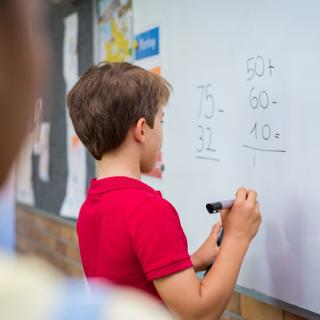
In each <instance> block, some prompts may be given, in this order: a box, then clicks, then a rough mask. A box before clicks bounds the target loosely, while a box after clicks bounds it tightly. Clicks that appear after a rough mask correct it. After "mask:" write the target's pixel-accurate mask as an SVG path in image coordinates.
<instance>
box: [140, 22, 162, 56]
mask: <svg viewBox="0 0 320 320" xmlns="http://www.w3.org/2000/svg"><path fill="white" fill-rule="evenodd" d="M136 43H137V47H136V50H135V59H136V60H141V59H146V58H149V57H152V56H157V55H158V54H159V27H155V28H152V29H150V30H147V31H145V32H142V33H140V34H138V35H136Z"/></svg>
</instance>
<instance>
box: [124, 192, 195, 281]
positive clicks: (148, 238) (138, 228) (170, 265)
mask: <svg viewBox="0 0 320 320" xmlns="http://www.w3.org/2000/svg"><path fill="white" fill-rule="evenodd" d="M129 232H130V235H131V239H132V245H133V249H134V251H135V254H136V256H137V257H138V259H139V261H140V263H141V266H142V268H143V271H144V273H145V274H146V277H147V279H148V280H149V281H151V280H154V279H157V278H161V277H164V276H167V275H170V274H173V273H176V272H178V271H182V270H184V269H187V268H190V267H192V262H191V259H190V256H189V253H188V243H187V238H186V236H185V234H184V232H183V230H182V227H181V224H180V219H179V216H178V214H177V212H176V210H175V209H174V207H173V206H172V205H171V204H170V203H169V202H168V201H166V200H164V199H163V198H161V197H156V196H154V197H153V196H150V197H148V198H147V199H146V200H145V201H144V202H143V203H142V204H141V205H140V206H138V207H137V208H136V209H135V210H134V211H133V213H132V215H131V216H130V222H129Z"/></svg>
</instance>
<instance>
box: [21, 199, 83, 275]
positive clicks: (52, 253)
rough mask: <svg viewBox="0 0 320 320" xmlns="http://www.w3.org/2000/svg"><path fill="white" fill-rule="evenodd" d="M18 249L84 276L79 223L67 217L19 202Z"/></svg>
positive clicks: (66, 272) (67, 272)
mask: <svg viewBox="0 0 320 320" xmlns="http://www.w3.org/2000/svg"><path fill="white" fill-rule="evenodd" d="M16 249H17V252H19V253H28V254H34V255H36V256H38V257H40V258H43V259H45V260H46V261H48V262H49V263H51V264H53V265H54V266H56V267H57V268H59V269H60V270H62V271H63V272H64V273H65V274H66V275H69V276H72V277H82V276H83V271H82V266H81V261H80V255H79V248H78V239H77V234H76V231H75V224H74V223H72V222H69V221H66V220H65V219H62V218H60V217H57V216H54V215H49V214H45V213H43V212H39V211H37V210H34V209H32V210H31V209H29V208H26V207H22V206H19V205H18V206H17V209H16Z"/></svg>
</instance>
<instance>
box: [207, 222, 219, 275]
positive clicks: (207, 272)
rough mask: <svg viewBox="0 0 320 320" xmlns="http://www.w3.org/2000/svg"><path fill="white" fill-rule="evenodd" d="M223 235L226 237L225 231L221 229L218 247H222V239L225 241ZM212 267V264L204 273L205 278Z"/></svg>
mask: <svg viewBox="0 0 320 320" xmlns="http://www.w3.org/2000/svg"><path fill="white" fill-rule="evenodd" d="M223 235H224V230H223V228H221V229H220V231H219V234H218V239H217V246H218V247H220V245H221V242H222V239H223ZM211 267H212V264H211V265H210V266H208V267H207V269H206V271H205V272H204V275H203V276H205V275H206V274H207V273H208V272H209V270H210V269H211Z"/></svg>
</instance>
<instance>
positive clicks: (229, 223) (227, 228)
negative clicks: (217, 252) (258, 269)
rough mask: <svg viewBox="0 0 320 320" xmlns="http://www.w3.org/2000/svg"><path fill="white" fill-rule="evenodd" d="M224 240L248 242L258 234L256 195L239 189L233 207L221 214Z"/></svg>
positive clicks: (258, 214)
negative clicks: (231, 239)
mask: <svg viewBox="0 0 320 320" xmlns="http://www.w3.org/2000/svg"><path fill="white" fill-rule="evenodd" d="M221 220H222V225H223V227H224V236H225V238H234V239H236V240H237V241H239V240H245V241H248V242H250V241H251V240H252V239H253V238H254V236H255V235H256V233H257V232H258V229H259V226H260V223H261V214H260V210H259V203H258V202H257V193H256V192H255V191H253V190H246V189H245V188H240V189H239V190H238V191H237V194H236V200H235V201H234V204H233V207H232V208H231V209H229V210H224V211H223V212H221Z"/></svg>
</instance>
